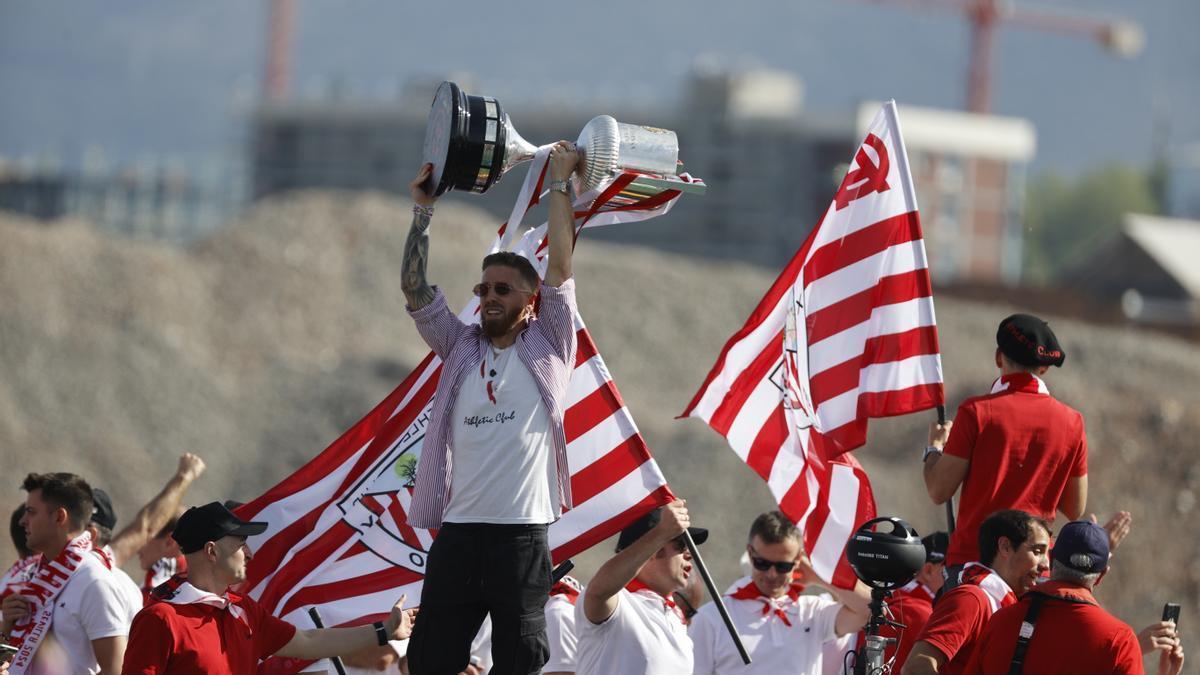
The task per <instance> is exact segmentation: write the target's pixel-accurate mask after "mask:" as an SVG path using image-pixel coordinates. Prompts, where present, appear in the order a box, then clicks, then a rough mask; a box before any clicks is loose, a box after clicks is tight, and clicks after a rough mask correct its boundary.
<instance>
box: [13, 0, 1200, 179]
mask: <svg viewBox="0 0 1200 675" xmlns="http://www.w3.org/2000/svg"><path fill="white" fill-rule="evenodd" d="M1013 2H1014V3H1015V4H1016V6H1018V7H1029V6H1030V5H1029V4H1028V3H1025V2H1022V1H1021V0H1013ZM921 4H922V2H921V0H907V1H906V0H877V2H875V3H872V2H867V1H866V0H742V1H740V2H726V3H718V2H711V1H708V0H696V1H693V2H648V1H646V0H642V1H639V2H633V1H629V0H606V1H605V2H598V3H589V4H583V3H573V2H553V3H551V2H523V1H519V0H513V1H510V2H504V3H498V2H487V3H484V2H478V1H475V0H470V1H465V2H437V3H435V2H424V3H413V2H406V1H401V0H392V1H384V0H356V1H354V2H349V1H342V2H336V1H332V0H329V1H324V2H316V1H313V0H297V7H298V15H299V16H298V17H297V26H296V32H295V40H294V42H293V58H294V80H293V83H294V90H295V91H296V92H297V94H298V95H307V94H311V93H312V92H314V91H321V90H324V89H326V88H327V87H328V85H329V83H330V82H331V81H333V80H338V81H341V82H343V83H344V84H345V86H346V87H347V90H348V91H349V92H350V93H351V95H353V96H363V97H371V98H381V97H386V96H395V92H396V91H397V90H398V89H399V86H400V83H402V82H403V81H405V80H406V79H408V78H410V77H413V76H419V75H430V76H439V75H442V74H445V73H446V72H449V71H468V72H473V73H475V75H476V76H477V81H478V82H479V83H480V85H479V86H480V88H481V89H483V90H487V89H489V88H491V89H492V91H480V92H478V93H497V94H498V93H499V92H508V95H509V96H534V95H537V94H546V93H550V92H553V91H555V90H560V93H563V94H565V95H568V96H580V95H587V96H591V97H595V98H600V97H603V96H606V95H609V94H612V95H616V96H620V97H622V98H625V99H638V100H643V101H651V102H662V103H664V104H669V103H671V102H673V101H675V100H676V99H677V98H678V95H679V91H680V84H681V81H682V80H683V78H684V76H685V75H686V73H687V72H688V70H689V69H690V68H691V67H692V65H693V64H694V63H695V62H696V60H697V59H701V58H707V59H715V60H718V61H721V62H727V63H731V64H738V65H746V64H758V65H762V66H766V67H770V68H777V69H783V70H788V71H791V72H794V73H796V74H798V75H799V76H800V77H802V78H803V80H804V83H805V90H806V105H807V106H808V107H809V108H811V109H821V110H838V109H843V108H844V109H847V110H848V109H849V106H850V105H852V104H853V103H855V102H857V101H859V100H864V99H872V100H880V99H886V98H892V97H894V98H896V99H897V100H898V101H899V102H900V104H901V106H903V105H905V104H915V105H923V106H941V107H960V106H961V105H962V101H963V99H964V96H965V90H964V84H963V82H964V74H965V70H966V62H967V50H968V31H967V28H966V23H965V22H964V21H963V19H962V18H961V16H960V15H959V14H958V13H956V12H952V11H947V10H943V9H932V8H920V7H919V6H920V5H921ZM266 5H267V3H266V2H265V1H259V2H251V1H250V0H207V1H205V2H181V1H166V0H156V1H151V0H106V1H104V2H100V1H99V0H96V1H82V0H81V1H78V2H66V1H61V0H6V1H5V2H4V3H3V5H2V6H0V154H2V155H7V156H9V157H12V156H21V155H29V154H40V153H44V152H51V153H56V154H59V155H61V156H63V157H65V158H67V159H68V160H70V159H71V158H73V157H76V156H78V155H79V153H80V152H81V151H82V149H83V148H85V147H88V146H96V147H100V148H102V149H103V150H104V152H105V153H106V155H107V156H108V157H110V158H112V159H125V158H134V157H138V156H142V155H168V156H179V157H183V158H186V159H194V158H197V157H203V156H220V155H223V154H224V155H229V154H231V153H235V152H239V151H240V148H241V142H242V138H243V136H244V128H245V126H244V122H245V116H244V111H245V110H246V108H247V105H248V102H249V101H250V100H252V97H253V96H255V95H256V93H257V91H258V86H259V84H258V83H259V79H260V72H261V70H262V60H263V59H262V57H263V52H264V49H265V47H264V44H265V36H266V29H265V23H266V18H265V17H266ZM1038 6H1039V7H1048V8H1051V9H1058V10H1061V11H1064V12H1071V13H1082V12H1086V13H1088V14H1089V15H1091V16H1123V17H1127V18H1130V19H1134V20H1136V21H1138V22H1140V23H1141V24H1142V26H1143V28H1144V30H1145V32H1146V35H1147V48H1146V50H1145V51H1144V52H1143V54H1142V55H1141V56H1140V57H1138V58H1137V59H1134V60H1119V59H1116V58H1114V57H1112V56H1110V55H1108V54H1107V53H1106V52H1104V51H1103V50H1102V49H1101V48H1100V47H1099V46H1098V45H1097V44H1096V43H1094V42H1093V41H1091V40H1089V39H1085V38H1080V37H1074V36H1065V37H1064V36H1059V35H1055V34H1050V33H1044V32H1040V31H1034V30H1029V29H1025V28H1021V27H1016V26H1006V27H1004V28H1002V29H1001V31H1000V34H999V39H998V48H997V50H996V60H995V65H996V70H995V78H994V90H993V108H994V110H995V112H997V113H998V114H1004V115H1016V116H1021V117H1026V118H1028V119H1030V120H1031V121H1033V123H1034V124H1035V125H1036V127H1037V132H1038V157H1037V161H1036V164H1035V169H1043V168H1056V169H1063V170H1067V171H1072V172H1073V171H1077V170H1079V169H1081V168H1086V167H1087V166H1091V165H1094V164H1097V163H1103V162H1109V161H1130V162H1135V163H1145V162H1146V161H1147V160H1148V158H1149V157H1150V154H1151V147H1152V142H1151V139H1152V137H1153V133H1154V128H1155V119H1156V118H1157V119H1159V120H1161V121H1162V123H1163V124H1165V125H1166V126H1164V127H1163V128H1164V129H1165V130H1167V131H1168V132H1169V136H1168V137H1169V138H1170V139H1171V140H1172V141H1173V142H1175V143H1196V142H1200V115H1197V114H1196V113H1195V110H1197V106H1198V105H1200V76H1198V75H1197V70H1198V68H1200V41H1197V40H1195V39H1194V36H1193V34H1194V32H1195V30H1196V28H1197V27H1200V2H1198V1H1197V0H1054V1H1053V2H1052V3H1051V2H1046V3H1043V4H1041V5H1038ZM597 107H598V108H600V107H602V104H599V103H598V104H597ZM902 110H903V108H902ZM596 112H597V114H599V113H602V112H605V111H604V110H601V109H598V110H597V111H596Z"/></svg>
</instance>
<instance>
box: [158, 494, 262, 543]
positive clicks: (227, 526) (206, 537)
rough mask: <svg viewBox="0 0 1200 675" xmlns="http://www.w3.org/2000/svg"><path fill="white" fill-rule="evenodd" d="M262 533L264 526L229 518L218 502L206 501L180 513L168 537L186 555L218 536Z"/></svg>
mask: <svg viewBox="0 0 1200 675" xmlns="http://www.w3.org/2000/svg"><path fill="white" fill-rule="evenodd" d="M266 531H267V524H266V523H262V522H257V523H251V522H246V521H244V520H242V519H240V518H238V517H237V516H235V515H233V512H232V511H230V510H229V509H227V508H225V505H224V504H222V503H221V502H209V503H207V504H205V505H204V506H193V507H192V508H190V509H188V510H187V511H184V512H183V515H182V516H179V522H178V523H177V524H176V525H175V531H174V532H172V533H171V538H172V539H174V540H175V541H177V542H179V550H180V551H181V552H183V553H185V554H186V553H195V552H196V551H199V550H200V549H202V548H204V544H206V543H208V542H210V541H217V540H218V539H220V538H222V537H228V536H235V537H253V536H254V535H256V534H262V533H263V532H266Z"/></svg>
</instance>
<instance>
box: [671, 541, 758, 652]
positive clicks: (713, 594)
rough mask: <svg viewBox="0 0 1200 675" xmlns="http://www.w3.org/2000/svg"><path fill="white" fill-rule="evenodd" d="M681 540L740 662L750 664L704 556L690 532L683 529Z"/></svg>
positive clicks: (744, 647)
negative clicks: (727, 632) (723, 624)
mask: <svg viewBox="0 0 1200 675" xmlns="http://www.w3.org/2000/svg"><path fill="white" fill-rule="evenodd" d="M683 541H684V543H685V544H687V548H688V551H689V552H690V553H691V554H692V564H693V565H695V566H696V569H698V570H700V577H701V578H702V579H704V586H705V588H707V589H708V596H709V597H710V598H712V599H713V604H715V605H716V606H717V611H718V612H720V614H721V620H722V621H724V622H725V628H726V629H727V630H728V631H729V637H731V638H733V646H735V647H737V650H738V654H740V655H741V656H742V663H744V664H746V665H750V654H749V653H748V652H747V651H746V645H744V644H742V636H741V635H740V634H739V633H738V630H737V627H736V626H734V625H733V619H731V618H729V610H728V609H726V608H725V602H724V601H723V600H722V599H721V593H720V591H718V590H717V585H716V584H715V583H713V579H712V575H710V574H709V573H708V567H707V566H705V564H704V558H701V557H700V549H699V548H697V547H696V542H695V541H693V540H692V533H691V532H688V531H687V530H684V531H683Z"/></svg>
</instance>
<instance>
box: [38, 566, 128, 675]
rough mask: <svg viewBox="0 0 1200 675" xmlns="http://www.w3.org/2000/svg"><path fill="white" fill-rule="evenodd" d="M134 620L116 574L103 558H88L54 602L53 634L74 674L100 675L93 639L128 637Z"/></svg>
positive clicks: (51, 627)
mask: <svg viewBox="0 0 1200 675" xmlns="http://www.w3.org/2000/svg"><path fill="white" fill-rule="evenodd" d="M133 611H134V613H136V612H137V610H136V609H135V610H133ZM132 621H133V614H132V613H130V608H129V604H128V602H127V600H126V597H125V595H124V594H123V593H122V591H121V586H120V582H119V580H118V578H117V576H116V574H114V573H113V571H112V570H110V569H108V567H106V566H105V565H104V563H103V562H101V561H100V558H99V557H97V556H94V555H85V556H83V561H82V562H81V563H80V564H79V567H78V568H76V570H75V572H74V574H72V575H71V579H70V580H69V581H67V585H66V587H64V588H63V589H62V591H61V592H60V593H59V594H58V597H57V598H56V599H55V601H54V616H53V618H52V619H51V622H50V632H51V633H52V634H53V636H54V639H55V640H56V641H57V642H58V644H59V646H60V647H62V650H63V652H64V653H65V654H66V656H67V659H68V661H69V663H70V664H71V672H74V673H98V672H100V664H99V663H98V662H97V661H96V654H95V652H94V651H92V640H99V639H101V638H108V637H116V636H128V635H129V624H130V623H131V622H132Z"/></svg>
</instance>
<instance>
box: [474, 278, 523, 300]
mask: <svg viewBox="0 0 1200 675" xmlns="http://www.w3.org/2000/svg"><path fill="white" fill-rule="evenodd" d="M493 290H494V291H496V295H498V296H500V297H502V298H503V297H504V296H506V295H508V294H509V293H528V292H529V291H526V290H522V289H520V288H517V287H516V286H510V285H508V284H506V283H504V282H503V281H497V282H496V283H494V284H493V283H488V282H486V281H484V282H481V283H478V284H475V288H472V289H471V292H473V293H474V294H475V295H476V297H480V298H482V297H486V296H487V294H488V291H493Z"/></svg>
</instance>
